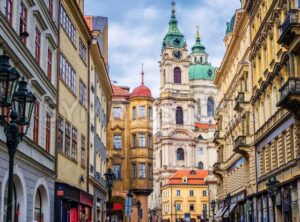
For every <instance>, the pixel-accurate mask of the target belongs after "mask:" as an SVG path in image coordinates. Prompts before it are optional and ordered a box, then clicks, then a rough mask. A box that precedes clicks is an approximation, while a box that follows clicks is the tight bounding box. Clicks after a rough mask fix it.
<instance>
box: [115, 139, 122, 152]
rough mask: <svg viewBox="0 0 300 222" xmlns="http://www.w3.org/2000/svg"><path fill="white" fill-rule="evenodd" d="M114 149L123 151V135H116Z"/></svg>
mask: <svg viewBox="0 0 300 222" xmlns="http://www.w3.org/2000/svg"><path fill="white" fill-rule="evenodd" d="M114 149H118V150H119V149H122V135H114Z"/></svg>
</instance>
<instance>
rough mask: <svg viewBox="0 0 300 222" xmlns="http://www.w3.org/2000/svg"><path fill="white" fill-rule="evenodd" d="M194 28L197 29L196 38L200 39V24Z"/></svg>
mask: <svg viewBox="0 0 300 222" xmlns="http://www.w3.org/2000/svg"><path fill="white" fill-rule="evenodd" d="M196 29H197V35H196V38H197V39H200V25H196Z"/></svg>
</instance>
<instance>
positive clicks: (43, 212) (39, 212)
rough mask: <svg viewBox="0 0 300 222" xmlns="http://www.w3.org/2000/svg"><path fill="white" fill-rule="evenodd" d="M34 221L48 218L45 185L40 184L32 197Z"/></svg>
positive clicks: (48, 210) (39, 221) (38, 221)
mask: <svg viewBox="0 0 300 222" xmlns="http://www.w3.org/2000/svg"><path fill="white" fill-rule="evenodd" d="M33 206H34V221H36V222H43V221H48V220H49V212H50V208H49V203H48V195H47V191H46V189H45V187H44V186H43V185H40V186H39V187H38V188H37V190H36V192H35V197H34V205H33Z"/></svg>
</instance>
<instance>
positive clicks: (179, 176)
mask: <svg viewBox="0 0 300 222" xmlns="http://www.w3.org/2000/svg"><path fill="white" fill-rule="evenodd" d="M207 176H208V170H178V171H177V172H176V173H174V174H173V175H172V176H170V177H169V181H168V182H167V184H166V185H179V184H188V185H203V184H205V183H206V182H205V179H206V178H207ZM184 177H186V178H187V183H183V178H184Z"/></svg>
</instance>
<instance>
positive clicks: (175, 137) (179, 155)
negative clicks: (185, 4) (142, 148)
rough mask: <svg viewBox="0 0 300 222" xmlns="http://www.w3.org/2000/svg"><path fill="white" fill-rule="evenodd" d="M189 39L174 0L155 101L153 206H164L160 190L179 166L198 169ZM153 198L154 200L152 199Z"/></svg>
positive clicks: (163, 45)
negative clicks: (180, 23)
mask: <svg viewBox="0 0 300 222" xmlns="http://www.w3.org/2000/svg"><path fill="white" fill-rule="evenodd" d="M189 64H190V60H189V55H188V49H187V45H186V39H185V37H184V35H183V34H182V33H181V32H180V30H179V28H178V21H177V19H176V16H175V2H172V15H171V19H170V21H169V30H168V32H167V34H166V36H165V37H164V39H163V44H162V51H161V61H160V96H159V98H158V99H157V100H156V102H155V106H156V109H157V110H156V111H157V112H156V113H157V118H156V119H157V122H156V126H157V129H156V135H155V138H154V160H155V163H154V193H153V196H152V199H153V201H152V206H151V207H158V208H159V207H161V191H160V188H161V186H163V185H164V184H165V182H166V180H167V178H168V177H169V176H170V175H172V174H173V173H175V172H176V171H177V170H180V169H195V168H196V160H195V155H194V154H195V147H196V140H195V139H194V134H193V130H194V123H195V119H194V115H195V102H196V100H194V98H193V96H192V94H191V88H190V84H189ZM150 202H151V201H150Z"/></svg>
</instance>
